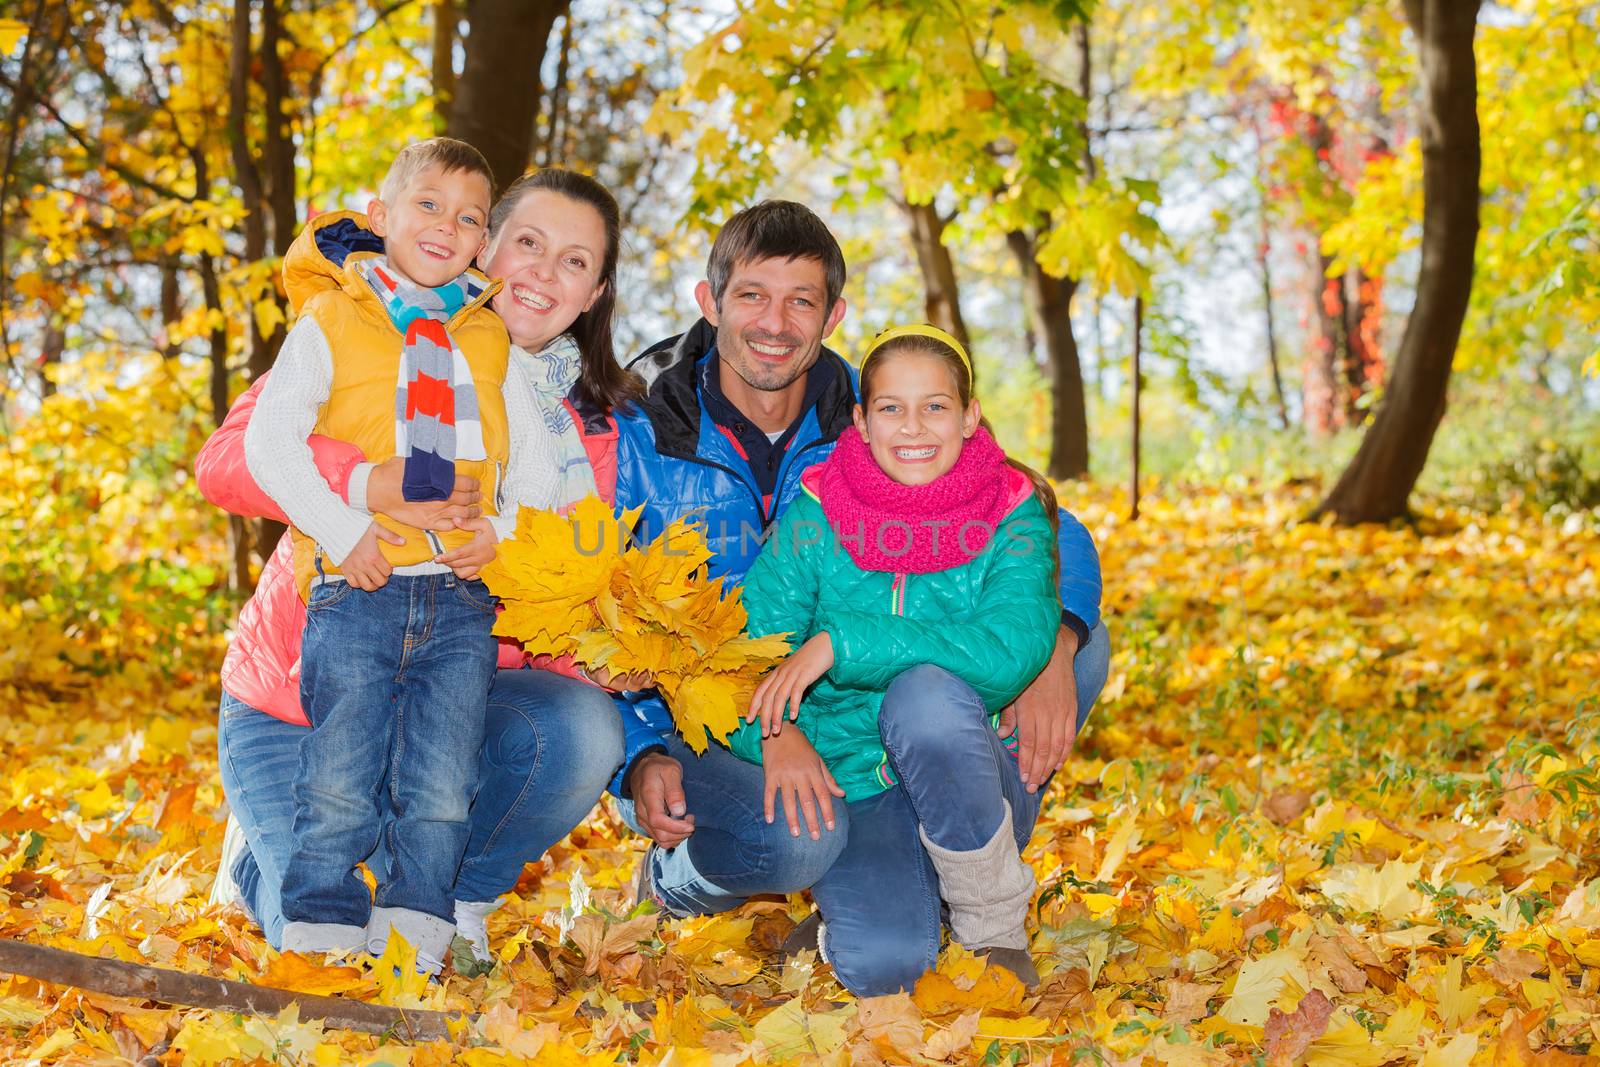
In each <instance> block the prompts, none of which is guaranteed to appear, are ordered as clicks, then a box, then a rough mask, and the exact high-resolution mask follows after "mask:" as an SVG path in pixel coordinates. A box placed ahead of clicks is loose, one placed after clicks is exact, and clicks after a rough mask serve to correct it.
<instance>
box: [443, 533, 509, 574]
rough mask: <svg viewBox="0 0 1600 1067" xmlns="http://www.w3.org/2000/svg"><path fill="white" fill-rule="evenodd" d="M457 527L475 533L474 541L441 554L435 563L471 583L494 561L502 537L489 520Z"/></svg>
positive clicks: (473, 535)
mask: <svg viewBox="0 0 1600 1067" xmlns="http://www.w3.org/2000/svg"><path fill="white" fill-rule="evenodd" d="M455 525H456V527H457V528H458V529H462V530H471V531H473V533H472V540H470V541H468V542H467V543H466V544H464V545H462V546H461V547H460V548H452V549H451V550H450V551H448V552H441V553H439V554H438V555H437V556H434V557H433V561H434V562H435V563H443V564H444V565H445V566H446V567H449V568H450V569H451V571H453V572H454V573H455V576H456V577H457V578H460V579H461V580H462V581H464V582H470V581H471V580H472V579H474V578H476V577H477V576H478V571H479V570H481V569H482V568H484V567H486V566H488V565H489V564H490V563H492V562H493V561H494V546H495V545H496V544H498V543H499V541H500V537H499V535H498V534H496V533H495V532H494V526H493V525H492V524H490V522H489V520H488V519H468V520H467V521H465V522H457V523H456V524H455Z"/></svg>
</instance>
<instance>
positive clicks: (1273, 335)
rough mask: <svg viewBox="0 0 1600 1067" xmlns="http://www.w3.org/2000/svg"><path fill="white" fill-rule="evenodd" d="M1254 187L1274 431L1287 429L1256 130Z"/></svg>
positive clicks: (1262, 155)
mask: <svg viewBox="0 0 1600 1067" xmlns="http://www.w3.org/2000/svg"><path fill="white" fill-rule="evenodd" d="M1256 184H1257V186H1258V187H1259V189H1260V193H1261V207H1260V210H1259V211H1258V212H1257V218H1258V220H1259V224H1260V239H1259V240H1258V242H1257V244H1256V255H1257V256H1258V257H1259V258H1260V266H1261V300H1262V306H1263V308H1264V310H1265V312H1266V323H1265V325H1266V331H1267V366H1268V367H1269V368H1271V370H1272V397H1273V401H1274V402H1275V403H1276V404H1277V410H1278V428H1279V429H1280V430H1287V429H1288V428H1289V404H1288V402H1287V401H1286V400H1285V399H1284V395H1283V371H1282V368H1281V367H1280V366H1279V362H1278V325H1277V321H1276V316H1275V315H1274V314H1273V306H1272V220H1271V218H1270V217H1269V216H1268V214H1267V161H1266V151H1265V145H1264V144H1263V142H1262V138H1261V131H1260V130H1259V129H1257V130H1256Z"/></svg>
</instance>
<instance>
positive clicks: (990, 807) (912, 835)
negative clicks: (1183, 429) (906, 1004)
mask: <svg viewBox="0 0 1600 1067" xmlns="http://www.w3.org/2000/svg"><path fill="white" fill-rule="evenodd" d="M1110 657H1111V646H1110V642H1109V640H1108V638H1107V635H1106V630H1105V626H1104V625H1101V626H1098V627H1096V628H1095V630H1094V632H1093V633H1092V634H1091V635H1090V637H1089V642H1088V643H1087V644H1086V645H1084V647H1083V649H1082V650H1081V651H1080V652H1079V653H1078V656H1077V659H1076V660H1075V661H1074V663H1073V673H1074V675H1075V676H1076V681H1077V689H1078V727H1079V729H1082V727H1083V724H1084V722H1085V721H1086V720H1087V719H1088V716H1089V711H1090V709H1091V708H1093V707H1094V702H1095V699H1096V698H1097V697H1098V696H1099V695H1100V690H1101V689H1103V688H1105V683H1106V676H1107V673H1108V672H1109V669H1110ZM878 727H879V730H880V732H881V733H882V736H883V742H884V748H885V749H886V750H887V751H888V753H889V759H890V761H891V763H892V765H893V767H894V770H895V773H896V775H897V777H898V778H899V779H900V784H899V785H896V786H894V787H892V788H890V789H886V790H884V791H883V792H882V793H878V794H877V795H875V796H871V797H867V798H866V799H864V800H858V801H856V802H855V803H853V804H850V805H849V806H848V808H849V814H850V837H849V841H848V843H847V844H846V845H845V848H844V852H843V853H842V854H841V855H840V857H839V860H838V862H836V863H835V864H834V865H833V866H832V867H831V868H829V870H828V873H827V874H825V875H823V876H822V878H821V879H820V880H818V882H817V883H816V885H814V886H812V889H811V892H812V896H813V897H814V898H815V899H816V902H817V907H818V908H819V909H820V910H821V912H822V916H823V919H824V921H825V922H826V924H827V928H826V935H825V940H824V943H823V948H824V950H825V951H826V952H827V955H828V959H829V961H830V962H831V963H832V964H833V969H834V973H835V974H836V975H837V976H838V978H839V981H840V982H841V983H842V984H843V985H844V986H845V988H847V989H849V990H850V991H851V992H852V993H855V994H856V995H857V996H863V997H865V996H880V995H883V994H886V993H894V992H897V991H898V990H901V989H906V990H909V989H911V988H912V987H913V986H915V985H916V981H917V979H918V978H919V977H920V976H921V975H922V974H923V972H925V971H927V970H929V969H930V968H932V967H933V966H934V963H935V961H936V960H937V959H938V955H939V939H940V935H941V933H942V923H941V920H940V898H939V877H938V875H937V874H936V873H935V871H934V868H933V863H932V861H931V860H930V859H929V857H928V853H927V850H926V849H925V848H923V846H922V839H921V837H920V835H919V834H918V827H919V826H920V827H921V828H922V829H924V830H925V831H926V832H927V834H928V837H929V839H930V840H932V841H933V842H934V843H935V844H937V845H939V846H941V847H944V848H949V849H952V850H958V851H967V850H970V849H975V848H978V847H980V846H981V845H983V844H984V843H985V842H987V841H989V840H990V839H991V838H992V837H993V836H994V833H995V830H997V829H998V828H999V826H1000V823H1001V819H1002V818H1003V815H1004V809H1005V805H1006V804H1009V805H1010V806H1011V819H1012V829H1013V830H1014V832H1015V834H1016V839H1017V848H1018V849H1019V850H1021V849H1023V848H1025V847H1026V846H1027V843H1028V838H1029V837H1031V836H1032V834H1033V827H1034V823H1035V822H1036V821H1037V820H1038V817H1039V804H1040V802H1041V801H1042V799H1043V798H1044V793H1045V790H1044V788H1041V789H1040V790H1039V791H1038V792H1037V793H1029V792H1028V791H1027V790H1026V789H1025V788H1023V785H1022V774H1021V771H1020V770H1019V769H1018V767H1017V758H1016V756H1015V755H1014V754H1013V753H1012V752H1011V751H1010V750H1009V749H1008V748H1007V747H1006V745H1005V744H1004V743H1002V742H1001V740H1000V738H999V737H998V736H997V735H996V734H995V732H994V730H993V728H992V727H990V725H989V721H988V718H987V716H986V715H985V713H984V708H983V703H982V701H980V700H979V699H978V695H977V694H976V693H974V692H973V691H972V688H971V687H970V686H968V685H967V684H966V683H965V682H963V681H961V679H959V678H957V677H955V676H954V675H953V674H950V673H948V672H947V671H944V670H941V669H940V668H938V667H932V666H920V667H913V668H911V669H910V670H908V671H906V672H905V673H903V674H901V675H900V676H899V677H898V678H896V679H895V680H894V682H893V683H891V684H890V686H889V690H888V692H887V693H886V694H885V695H884V700H883V707H882V710H881V711H880V712H879V715H878ZM958 782H959V783H960V788H959V791H957V790H954V789H952V788H951V786H952V784H953V783H958Z"/></svg>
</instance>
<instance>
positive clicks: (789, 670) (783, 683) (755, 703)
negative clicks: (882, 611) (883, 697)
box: [744, 631, 833, 821]
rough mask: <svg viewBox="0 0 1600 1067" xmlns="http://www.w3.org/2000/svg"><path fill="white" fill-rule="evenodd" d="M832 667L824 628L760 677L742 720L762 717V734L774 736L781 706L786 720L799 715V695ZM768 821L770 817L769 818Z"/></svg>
mask: <svg viewBox="0 0 1600 1067" xmlns="http://www.w3.org/2000/svg"><path fill="white" fill-rule="evenodd" d="M832 667H833V638H831V637H829V636H828V634H827V631H823V632H822V633H820V634H817V635H816V636H814V637H812V638H811V640H809V641H807V642H806V643H805V644H803V645H801V646H800V647H799V648H798V649H796V650H795V652H794V654H793V655H791V656H790V657H789V658H788V659H786V660H784V661H783V662H782V663H780V664H778V665H777V666H776V667H774V668H773V670H772V673H771V674H769V675H767V676H766V677H765V678H763V679H761V684H760V685H758V686H756V692H755V695H754V696H753V697H752V698H751V699H750V710H749V711H747V712H746V713H745V716H744V721H745V722H754V721H755V719H756V716H758V715H759V716H760V717H761V736H762V737H774V736H776V735H777V734H778V732H779V731H780V730H782V729H783V709H784V706H785V705H788V708H789V720H790V721H791V722H793V721H794V720H796V719H798V718H799V717H800V698H801V697H802V696H804V695H805V691H806V690H807V689H809V688H811V686H812V684H813V683H815V682H816V680H817V679H818V678H821V677H822V676H823V675H824V674H827V673H828V671H829V670H830V669H831V668H832ZM769 821H770V820H769Z"/></svg>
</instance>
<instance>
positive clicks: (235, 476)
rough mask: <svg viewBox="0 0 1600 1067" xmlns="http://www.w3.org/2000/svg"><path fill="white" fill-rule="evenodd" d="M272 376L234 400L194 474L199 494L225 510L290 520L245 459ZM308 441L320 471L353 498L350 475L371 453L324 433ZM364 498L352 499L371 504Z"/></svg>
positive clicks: (198, 459)
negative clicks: (252, 423)
mask: <svg viewBox="0 0 1600 1067" xmlns="http://www.w3.org/2000/svg"><path fill="white" fill-rule="evenodd" d="M268 377H270V372H269V373H268V374H263V375H262V376H261V377H260V378H257V379H256V381H255V384H253V385H251V386H250V388H249V389H247V390H245V392H244V395H243V396H241V397H239V399H238V400H236V401H234V403H233V407H232V409H231V410H229V412H228V417H227V418H226V419H224V420H222V425H221V426H219V427H217V429H216V432H214V433H213V434H212V435H211V437H210V438H209V439H208V440H207V441H206V443H205V446H204V447H203V448H201V449H200V454H199V455H198V456H196V457H195V461H194V477H195V481H196V483H197V484H198V485H199V487H200V495H201V496H203V497H205V498H206V499H207V500H209V501H211V503H213V504H215V505H216V506H217V507H219V508H222V509H223V510H224V511H228V512H231V513H233V514H234V515H239V516H242V517H244V518H247V519H276V520H277V521H279V522H288V521H289V517H288V516H287V515H285V514H284V513H283V509H282V508H280V507H278V505H277V504H276V503H275V502H274V501H273V499H272V498H271V497H270V496H268V495H267V494H266V493H264V492H262V490H261V487H260V486H259V485H257V484H256V480H255V479H254V478H252V477H250V470H249V468H248V467H247V466H246V465H245V460H244V434H245V429H246V428H247V427H248V426H249V425H250V418H251V416H252V415H253V414H254V413H255V409H256V398H257V397H259V396H260V395H261V390H262V388H263V387H264V386H265V385H266V384H267V379H268ZM308 443H309V444H310V445H311V455H312V458H313V459H314V460H315V461H316V464H317V470H318V471H320V472H321V473H322V476H323V478H325V479H326V480H327V482H328V487H329V488H330V489H332V490H333V491H334V492H335V493H338V494H339V495H340V496H341V497H344V498H346V499H347V500H348V499H349V497H350V496H351V488H352V486H351V484H350V483H351V474H352V473H353V472H354V471H355V470H356V468H357V467H358V466H360V465H362V461H363V460H364V459H365V458H366V457H365V456H363V455H362V453H361V450H360V449H359V448H357V447H356V446H355V445H349V444H345V443H344V442H343V441H336V440H334V439H333V438H331V437H323V436H322V435H320V434H313V435H312V436H311V438H310V440H309V441H308ZM361 496H362V499H359V500H355V501H352V503H354V504H355V505H356V506H358V507H360V506H363V505H364V504H365V503H366V501H365V492H364V491H363V492H362V494H361Z"/></svg>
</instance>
